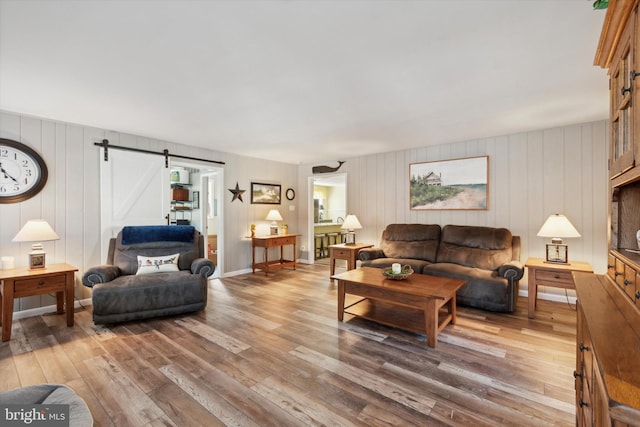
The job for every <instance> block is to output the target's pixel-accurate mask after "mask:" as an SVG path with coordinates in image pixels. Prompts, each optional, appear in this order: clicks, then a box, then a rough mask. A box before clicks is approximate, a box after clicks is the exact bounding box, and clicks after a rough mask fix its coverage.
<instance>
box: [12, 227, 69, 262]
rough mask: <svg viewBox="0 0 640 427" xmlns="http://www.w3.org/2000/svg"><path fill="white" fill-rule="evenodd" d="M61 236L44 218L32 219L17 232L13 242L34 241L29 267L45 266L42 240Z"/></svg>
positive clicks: (55, 238)
mask: <svg viewBox="0 0 640 427" xmlns="http://www.w3.org/2000/svg"><path fill="white" fill-rule="evenodd" d="M59 239H60V236H58V235H57V234H56V232H55V231H54V230H53V228H51V226H50V225H49V223H48V222H47V221H45V220H44V219H31V220H29V221H27V223H26V224H25V225H24V227H22V229H21V230H20V231H19V232H18V234H16V237H14V238H13V240H11V241H12V242H34V243H33V244H32V245H31V253H29V268H30V269H34V268H45V258H46V255H47V254H46V252H45V251H44V248H43V246H42V242H47V241H50V240H59Z"/></svg>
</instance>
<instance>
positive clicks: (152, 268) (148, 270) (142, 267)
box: [136, 254, 180, 274]
mask: <svg viewBox="0 0 640 427" xmlns="http://www.w3.org/2000/svg"><path fill="white" fill-rule="evenodd" d="M179 256H180V254H173V255H163V256H156V257H147V256H140V255H138V271H137V273H136V274H152V273H166V272H167V271H178V270H179V269H178V257H179Z"/></svg>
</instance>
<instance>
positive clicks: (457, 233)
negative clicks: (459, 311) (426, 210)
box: [358, 224, 524, 313]
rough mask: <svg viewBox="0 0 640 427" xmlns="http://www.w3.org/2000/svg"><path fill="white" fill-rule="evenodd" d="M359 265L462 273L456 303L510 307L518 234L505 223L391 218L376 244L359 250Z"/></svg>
mask: <svg viewBox="0 0 640 427" xmlns="http://www.w3.org/2000/svg"><path fill="white" fill-rule="evenodd" d="M358 257H359V259H360V260H361V261H362V266H363V267H377V268H388V267H390V266H391V264H393V263H395V262H397V263H400V264H403V265H406V264H408V265H410V266H411V267H412V268H413V270H414V272H416V273H421V274H428V275H432V276H441V277H450V278H456V279H464V280H466V281H467V283H466V284H465V285H464V286H463V287H462V288H460V290H459V291H458V293H457V296H456V298H457V302H458V304H461V305H467V306H470V307H476V308H481V309H484V310H489V311H500V312H507V313H511V312H513V310H515V307H516V302H517V298H518V281H519V280H520V279H521V278H522V276H523V274H524V268H523V265H522V263H520V237H519V236H513V235H512V234H511V232H510V231H509V230H507V229H506V228H492V227H479V226H463V225H446V226H444V227H442V228H441V227H440V226H439V225H437V224H390V225H388V226H387V227H386V229H385V230H384V231H383V232H382V239H381V241H380V245H379V246H378V247H374V248H368V249H362V250H361V251H360V252H359V254H358Z"/></svg>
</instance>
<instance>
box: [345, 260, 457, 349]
mask: <svg viewBox="0 0 640 427" xmlns="http://www.w3.org/2000/svg"><path fill="white" fill-rule="evenodd" d="M332 278H334V279H337V280H338V320H339V321H341V322H342V321H343V319H344V313H347V314H351V315H353V316H358V317H362V318H364V319H368V320H372V321H374V322H378V323H382V324H384V325H389V326H393V327H397V328H401V329H405V330H408V331H412V332H417V333H419V334H424V333H425V332H426V334H427V345H429V346H430V347H435V346H436V343H437V342H438V333H439V332H440V331H442V330H443V329H444V328H445V326H447V325H448V324H449V323H451V324H455V323H456V291H457V290H458V289H460V288H461V287H462V285H464V284H465V283H466V282H465V281H464V280H458V279H449V278H446V277H435V276H427V275H424V274H417V273H415V274H412V275H411V276H410V277H409V278H407V279H405V280H391V279H387V278H386V277H385V276H384V275H383V274H382V269H381V268H372V267H362V268H357V269H355V270H349V271H346V272H344V273H340V274H337V275H335V276H333V277H332ZM345 294H352V295H358V296H361V297H363V299H361V300H359V301H357V302H355V303H353V304H351V305H349V306H347V307H345V306H344V301H345ZM441 308H444V310H443V311H441V310H440V309H441Z"/></svg>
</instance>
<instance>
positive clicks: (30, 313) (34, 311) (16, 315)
mask: <svg viewBox="0 0 640 427" xmlns="http://www.w3.org/2000/svg"><path fill="white" fill-rule="evenodd" d="M88 305H91V298H87V299H83V300H75V302H74V304H73V307H74V308H81V307H86V306H88ZM56 310H57V307H56V306H55V305H47V306H44V307H37V308H29V309H27V310H20V311H14V312H13V320H18V319H26V318H27V317H34V316H40V315H42V314H47V313H52V312H53V313H55V312H56Z"/></svg>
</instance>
